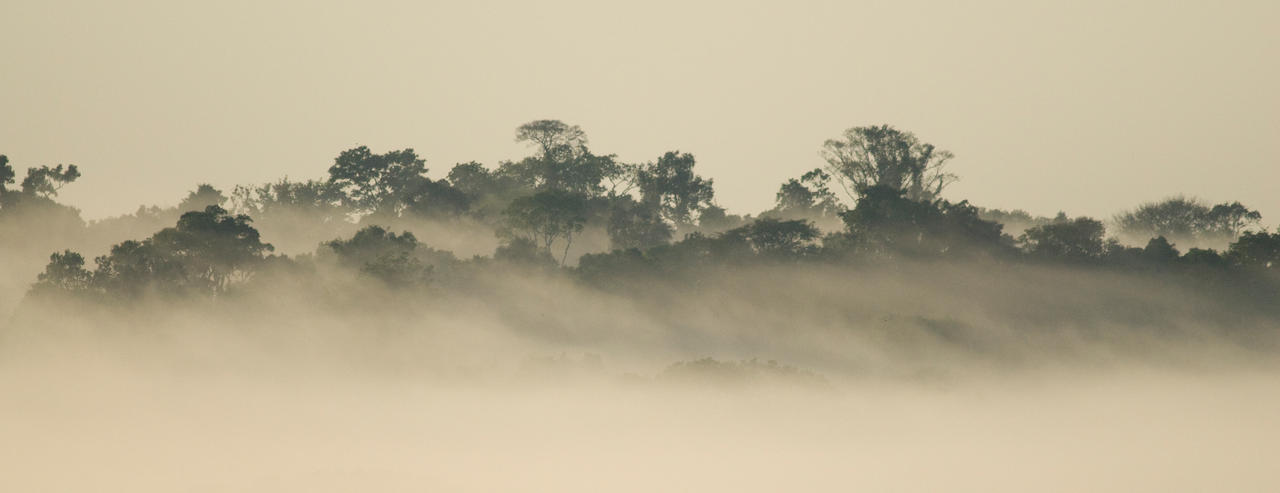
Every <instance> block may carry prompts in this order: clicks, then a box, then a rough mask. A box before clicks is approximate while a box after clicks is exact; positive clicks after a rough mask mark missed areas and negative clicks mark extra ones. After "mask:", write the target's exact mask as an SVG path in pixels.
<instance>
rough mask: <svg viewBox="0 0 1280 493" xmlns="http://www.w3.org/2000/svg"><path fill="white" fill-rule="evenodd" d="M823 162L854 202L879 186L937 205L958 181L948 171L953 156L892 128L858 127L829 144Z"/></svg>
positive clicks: (828, 141) (824, 147) (824, 150)
mask: <svg viewBox="0 0 1280 493" xmlns="http://www.w3.org/2000/svg"><path fill="white" fill-rule="evenodd" d="M822 157H823V158H824V159H826V161H827V167H826V170H827V172H829V173H831V175H832V176H834V177H835V178H836V179H837V180H838V181H839V182H840V184H841V185H842V186H844V188H845V192H846V193H848V194H849V197H850V198H857V197H856V196H857V195H861V194H863V193H865V192H866V191H867V190H869V189H870V188H871V187H874V186H881V187H887V188H890V189H893V190H901V191H903V192H904V193H905V194H906V197H907V198H909V199H911V200H926V201H927V200H933V199H934V198H935V197H937V196H938V194H940V193H942V189H943V188H945V187H946V186H947V185H949V184H951V183H952V182H954V181H955V180H956V176H955V175H953V174H950V173H947V172H946V171H945V170H944V167H945V166H946V164H947V161H949V160H950V159H951V158H952V157H953V155H952V154H951V153H950V152H947V151H942V150H937V149H935V148H934V146H933V144H927V143H923V142H920V140H919V139H917V138H916V136H915V135H913V134H912V133H911V132H904V131H901V130H898V129H896V128H893V127H891V126H888V125H880V126H871V127H853V128H850V129H848V130H845V131H844V135H843V136H842V137H841V138H840V139H830V140H827V141H826V142H825V143H824V144H823V146H822Z"/></svg>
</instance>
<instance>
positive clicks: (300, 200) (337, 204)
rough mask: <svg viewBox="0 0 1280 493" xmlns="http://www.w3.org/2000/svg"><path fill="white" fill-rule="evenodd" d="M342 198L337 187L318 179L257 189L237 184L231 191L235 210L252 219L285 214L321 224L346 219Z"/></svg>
mask: <svg viewBox="0 0 1280 493" xmlns="http://www.w3.org/2000/svg"><path fill="white" fill-rule="evenodd" d="M342 199H343V196H342V192H341V191H340V190H339V189H338V187H337V186H335V185H333V184H330V183H329V182H325V181H320V180H307V181H289V179H288V178H282V179H280V180H279V181H276V182H274V183H264V184H262V185H258V186H243V185H240V186H237V187H236V188H235V190H234V191H232V192H231V202H232V204H234V207H235V209H236V210H237V211H239V212H242V213H244V214H247V215H249V216H251V217H255V218H258V219H263V218H265V217H270V216H274V215H278V214H282V213H287V214H288V215H290V216H295V215H309V216H314V217H316V218H318V219H319V222H321V223H332V222H340V221H342V220H344V219H346V216H347V212H348V209H347V208H346V207H345V206H343V205H342ZM312 245H314V243H313V244H312Z"/></svg>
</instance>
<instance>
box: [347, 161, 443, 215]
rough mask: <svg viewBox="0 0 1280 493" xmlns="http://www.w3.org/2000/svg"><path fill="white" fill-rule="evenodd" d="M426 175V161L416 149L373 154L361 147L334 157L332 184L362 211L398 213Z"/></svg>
mask: <svg viewBox="0 0 1280 493" xmlns="http://www.w3.org/2000/svg"><path fill="white" fill-rule="evenodd" d="M426 174H427V165H426V161H425V160H423V159H422V158H419V157H418V154H417V153H415V152H414V151H413V149H402V150H399V151H391V152H387V153H385V154H374V153H373V152H372V151H370V150H369V148H368V147H365V146H360V147H356V148H354V149H348V150H346V151H343V152H342V153H341V154H339V155H338V157H337V158H336V159H334V163H333V166H331V167H329V183H330V184H331V185H333V186H334V187H336V188H337V190H338V191H340V192H341V193H342V194H343V195H344V196H345V201H346V203H347V204H348V205H349V206H351V207H352V208H353V209H355V210H357V211H359V212H375V211H378V212H385V213H391V214H399V212H400V210H399V207H400V205H401V201H402V200H404V199H405V197H406V196H408V195H409V192H410V191H411V190H413V189H414V188H415V187H419V186H421V182H422V180H427V179H428V178H426V176H425V175H426Z"/></svg>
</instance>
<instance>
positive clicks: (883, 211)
mask: <svg viewBox="0 0 1280 493" xmlns="http://www.w3.org/2000/svg"><path fill="white" fill-rule="evenodd" d="M841 218H842V219H843V220H844V222H845V226H846V228H847V233H848V235H850V237H851V238H850V240H849V241H848V242H847V243H846V247H853V248H856V249H857V250H859V251H861V252H864V253H868V254H872V255H881V256H957V255H972V254H976V253H982V254H988V255H990V254H1001V253H1005V251H1006V250H1007V249H1008V248H1009V245H1010V242H1011V239H1010V238H1008V237H1007V236H1005V235H1004V234H1003V233H1002V229H1003V227H1002V226H1001V225H1000V224H997V223H993V222H990V221H984V220H982V219H981V218H979V217H978V210H977V208H976V207H973V206H971V205H969V204H968V202H960V203H955V204H953V203H951V202H947V201H945V200H939V201H936V202H922V201H916V200H911V199H910V198H908V197H907V196H906V192H904V191H902V190H899V189H895V188H892V187H883V186H873V187H870V188H867V189H865V190H864V191H863V193H862V195H861V196H860V197H859V198H858V201H857V205H856V206H855V207H854V208H853V210H850V211H848V212H845V213H843V214H841Z"/></svg>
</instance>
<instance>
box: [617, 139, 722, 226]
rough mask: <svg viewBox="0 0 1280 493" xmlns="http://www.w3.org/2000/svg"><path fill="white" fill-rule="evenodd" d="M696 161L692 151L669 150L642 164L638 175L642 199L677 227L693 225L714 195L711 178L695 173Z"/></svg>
mask: <svg viewBox="0 0 1280 493" xmlns="http://www.w3.org/2000/svg"><path fill="white" fill-rule="evenodd" d="M694 164H695V163H694V159H693V155H692V154H688V153H685V154H681V153H680V152H679V151H675V152H668V153H666V154H663V155H662V157H660V158H658V161H657V162H654V163H650V164H647V165H644V166H643V167H641V168H640V169H639V171H638V172H637V175H636V182H637V183H638V185H639V188H640V201H641V202H642V203H644V204H646V205H650V206H652V207H656V208H657V209H658V210H659V211H661V212H662V216H663V218H665V219H667V220H668V221H671V222H672V223H674V224H675V225H676V227H677V228H680V227H684V226H689V225H692V224H693V220H694V219H695V217H696V216H697V215H698V214H699V212H701V211H702V210H703V209H705V208H707V207H708V206H710V205H711V199H712V198H714V197H715V190H714V189H713V188H712V183H711V180H709V179H704V178H702V177H700V176H698V175H696V174H694V172H693V166H694Z"/></svg>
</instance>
